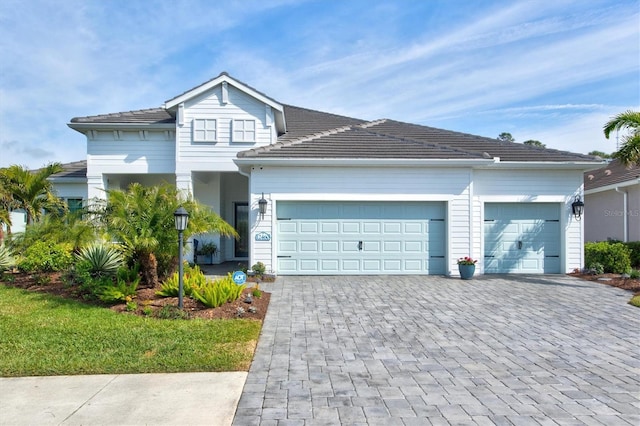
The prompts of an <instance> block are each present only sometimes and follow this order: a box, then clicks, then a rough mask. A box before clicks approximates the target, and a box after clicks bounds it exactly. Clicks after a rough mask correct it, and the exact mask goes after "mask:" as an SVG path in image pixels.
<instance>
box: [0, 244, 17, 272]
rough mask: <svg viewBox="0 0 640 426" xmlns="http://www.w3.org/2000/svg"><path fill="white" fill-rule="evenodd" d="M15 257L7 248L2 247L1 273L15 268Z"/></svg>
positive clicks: (0, 252)
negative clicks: (12, 267)
mask: <svg viewBox="0 0 640 426" xmlns="http://www.w3.org/2000/svg"><path fill="white" fill-rule="evenodd" d="M13 264H14V261H13V256H11V252H10V251H9V249H8V248H7V247H6V246H0V272H2V271H4V270H7V269H9V268H10V267H11V266H13Z"/></svg>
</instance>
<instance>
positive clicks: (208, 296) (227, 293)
mask: <svg viewBox="0 0 640 426" xmlns="http://www.w3.org/2000/svg"><path fill="white" fill-rule="evenodd" d="M245 287H246V285H245V284H243V285H237V284H236V283H234V282H233V278H232V277H231V274H227V276H226V277H224V278H220V279H218V280H215V281H209V282H207V283H206V284H205V285H203V286H199V287H194V288H193V298H194V299H196V300H199V301H200V302H202V303H203V304H204V305H205V306H208V307H210V308H217V307H218V306H221V305H222V304H224V303H227V302H234V301H236V300H238V299H239V298H240V296H241V295H242V291H243V290H244V289H245Z"/></svg>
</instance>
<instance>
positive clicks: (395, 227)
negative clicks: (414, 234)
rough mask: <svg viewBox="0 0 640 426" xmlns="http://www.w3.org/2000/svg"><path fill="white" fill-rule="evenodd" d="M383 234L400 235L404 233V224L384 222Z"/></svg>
mask: <svg viewBox="0 0 640 426" xmlns="http://www.w3.org/2000/svg"><path fill="white" fill-rule="evenodd" d="M383 232H384V233H385V234H387V235H388V234H400V233H402V223H400V222H384V223H383Z"/></svg>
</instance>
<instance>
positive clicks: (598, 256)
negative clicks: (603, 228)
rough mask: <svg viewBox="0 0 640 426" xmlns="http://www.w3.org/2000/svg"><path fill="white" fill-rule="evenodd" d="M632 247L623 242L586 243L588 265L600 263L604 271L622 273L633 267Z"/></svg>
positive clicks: (585, 250)
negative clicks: (631, 258) (630, 257)
mask: <svg viewBox="0 0 640 426" xmlns="http://www.w3.org/2000/svg"><path fill="white" fill-rule="evenodd" d="M630 251H631V250H630V249H629V248H628V247H627V246H626V245H624V244H623V243H607V242H599V243H586V244H585V245H584V252H585V262H586V264H587V265H593V264H594V263H600V264H602V266H603V267H604V272H612V273H617V274H622V273H624V272H627V271H628V270H629V269H630V268H631V261H630V259H629V254H630Z"/></svg>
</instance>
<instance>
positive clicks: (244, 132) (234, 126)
mask: <svg viewBox="0 0 640 426" xmlns="http://www.w3.org/2000/svg"><path fill="white" fill-rule="evenodd" d="M240 122H241V123H242V129H238V128H237V125H238V123H240ZM246 123H251V124H253V129H252V130H246V128H245V126H246ZM231 126H232V128H231V135H232V136H231V141H232V142H234V143H256V137H257V131H256V129H257V126H256V120H255V119H244V118H234V119H233V120H232V121H231ZM236 132H242V139H238V138H237V137H236ZM247 133H253V138H252V139H247V138H246V135H247Z"/></svg>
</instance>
